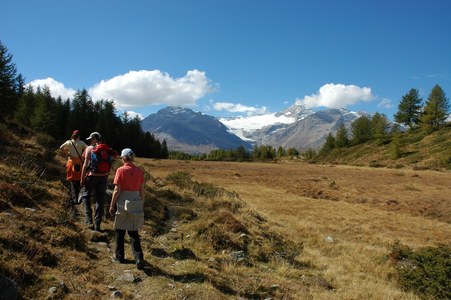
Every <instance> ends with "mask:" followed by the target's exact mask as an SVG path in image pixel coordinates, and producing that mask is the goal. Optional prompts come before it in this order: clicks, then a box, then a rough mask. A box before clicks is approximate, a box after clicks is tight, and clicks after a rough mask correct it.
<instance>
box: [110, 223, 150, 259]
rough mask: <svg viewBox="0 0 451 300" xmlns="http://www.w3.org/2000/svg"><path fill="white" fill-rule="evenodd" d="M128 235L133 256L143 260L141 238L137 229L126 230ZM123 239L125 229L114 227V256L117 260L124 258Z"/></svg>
mask: <svg viewBox="0 0 451 300" xmlns="http://www.w3.org/2000/svg"><path fill="white" fill-rule="evenodd" d="M127 232H128V236H129V237H130V244H131V246H132V252H133V256H134V257H135V260H138V259H139V260H143V259H144V255H143V250H142V248H141V240H140V238H139V233H138V231H127ZM124 239H125V230H122V229H116V258H117V259H118V260H123V259H124V258H125V253H124Z"/></svg>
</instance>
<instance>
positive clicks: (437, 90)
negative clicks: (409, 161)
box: [319, 84, 450, 157]
mask: <svg viewBox="0 0 451 300" xmlns="http://www.w3.org/2000/svg"><path fill="white" fill-rule="evenodd" d="M449 109H450V103H449V99H448V98H446V94H445V92H444V91H443V89H442V88H441V87H440V86H439V85H438V84H436V85H435V86H434V87H433V88H432V90H431V92H430V94H429V96H428V98H427V100H426V101H425V103H424V104H423V99H422V98H421V97H420V96H419V92H418V90H417V89H414V88H412V89H411V90H410V91H409V92H408V93H406V94H405V95H404V96H402V99H401V101H400V103H399V105H398V111H397V112H396V114H395V115H394V119H395V121H396V122H397V123H396V124H391V123H390V122H389V120H388V119H387V117H386V116H385V115H383V114H379V113H376V114H374V115H373V116H372V117H369V116H361V117H359V118H358V119H356V120H355V121H354V122H353V123H352V124H351V132H350V133H349V132H348V129H347V128H346V127H345V125H344V124H340V126H339V127H338V129H337V132H336V134H335V136H334V135H333V134H332V133H330V134H329V135H328V136H327V137H326V140H325V143H324V144H323V146H322V148H321V150H320V151H319V155H323V154H327V153H329V152H330V151H331V150H332V149H336V148H343V147H349V146H352V145H358V144H363V143H365V142H368V141H376V142H377V143H378V144H379V145H383V144H387V143H389V142H391V143H392V144H393V148H394V149H395V150H394V151H395V152H397V151H396V149H397V146H396V144H397V143H399V136H398V134H399V132H400V131H401V128H400V125H404V126H406V127H408V130H411V131H412V130H424V131H425V132H427V133H432V132H434V131H435V130H438V129H439V128H440V127H443V126H444V125H445V124H446V122H447V118H448V116H449ZM394 156H395V157H396V156H399V155H396V154H395V155H394Z"/></svg>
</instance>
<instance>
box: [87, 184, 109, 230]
mask: <svg viewBox="0 0 451 300" xmlns="http://www.w3.org/2000/svg"><path fill="white" fill-rule="evenodd" d="M107 179H108V176H88V177H87V178H86V183H85V191H84V193H83V204H84V206H85V213H86V223H88V224H91V223H92V208H91V196H92V195H93V194H95V198H96V207H95V211H94V223H95V224H97V225H99V226H100V223H101V222H102V217H103V210H104V205H105V194H106V185H107Z"/></svg>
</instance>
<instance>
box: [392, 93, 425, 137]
mask: <svg viewBox="0 0 451 300" xmlns="http://www.w3.org/2000/svg"><path fill="white" fill-rule="evenodd" d="M422 102H423V99H422V98H421V97H420V95H419V92H418V90H417V89H411V90H410V91H409V92H408V93H407V94H405V95H404V96H402V100H401V102H400V103H399V105H398V112H397V113H396V114H395V115H394V117H395V121H396V122H398V123H400V124H404V125H407V126H409V128H410V129H411V130H412V129H413V128H415V127H416V126H417V125H418V123H419V122H420V117H421V103H422Z"/></svg>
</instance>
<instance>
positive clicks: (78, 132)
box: [72, 130, 80, 135]
mask: <svg viewBox="0 0 451 300" xmlns="http://www.w3.org/2000/svg"><path fill="white" fill-rule="evenodd" d="M74 134H80V130H74V132H72V135H74Z"/></svg>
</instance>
